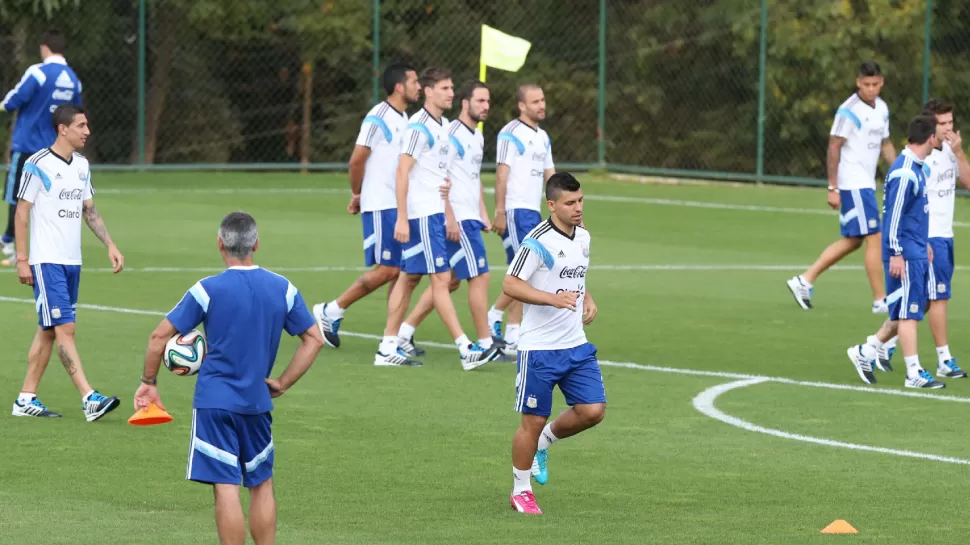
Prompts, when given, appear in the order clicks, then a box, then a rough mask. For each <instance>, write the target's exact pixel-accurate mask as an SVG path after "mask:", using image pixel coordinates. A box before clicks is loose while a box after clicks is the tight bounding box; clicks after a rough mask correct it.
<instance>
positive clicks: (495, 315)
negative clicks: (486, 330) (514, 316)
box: [488, 305, 505, 325]
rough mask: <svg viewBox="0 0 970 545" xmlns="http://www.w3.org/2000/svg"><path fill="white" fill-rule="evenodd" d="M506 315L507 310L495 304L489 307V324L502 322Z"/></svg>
mask: <svg viewBox="0 0 970 545" xmlns="http://www.w3.org/2000/svg"><path fill="white" fill-rule="evenodd" d="M504 316H505V311H504V310H499V309H497V308H495V306H494V305H493V306H492V308H490V309H488V325H492V324H494V323H495V322H501V321H502V318H503V317H504Z"/></svg>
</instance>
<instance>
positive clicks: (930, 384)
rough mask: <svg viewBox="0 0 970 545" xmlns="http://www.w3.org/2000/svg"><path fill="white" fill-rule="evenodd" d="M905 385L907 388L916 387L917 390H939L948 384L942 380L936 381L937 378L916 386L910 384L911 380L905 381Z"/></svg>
mask: <svg viewBox="0 0 970 545" xmlns="http://www.w3.org/2000/svg"><path fill="white" fill-rule="evenodd" d="M903 386H905V387H907V388H915V389H917V390H939V389H940V388H946V384H944V383H942V382H938V381H935V380H934V381H933V382H927V383H926V384H924V385H922V386H914V385H912V384H910V383H909V382H904V383H903Z"/></svg>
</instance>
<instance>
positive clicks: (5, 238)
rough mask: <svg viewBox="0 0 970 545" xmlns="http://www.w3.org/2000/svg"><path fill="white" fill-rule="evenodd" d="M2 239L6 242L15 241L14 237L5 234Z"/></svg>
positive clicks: (0, 238) (0, 239)
mask: <svg viewBox="0 0 970 545" xmlns="http://www.w3.org/2000/svg"><path fill="white" fill-rule="evenodd" d="M0 241H3V243H4V244H10V243H11V242H13V237H12V236H10V235H6V234H5V235H3V236H2V237H0Z"/></svg>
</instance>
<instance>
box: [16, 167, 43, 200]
mask: <svg viewBox="0 0 970 545" xmlns="http://www.w3.org/2000/svg"><path fill="white" fill-rule="evenodd" d="M42 187H50V180H49V179H48V178H47V174H45V173H44V171H43V170H41V169H40V167H39V166H37V165H36V164H34V163H31V162H30V161H28V162H26V163H24V170H23V174H21V175H20V192H19V193H17V198H18V199H23V200H25V201H27V202H30V203H32V202H35V201H36V200H37V194H38V193H40V190H41V188H42Z"/></svg>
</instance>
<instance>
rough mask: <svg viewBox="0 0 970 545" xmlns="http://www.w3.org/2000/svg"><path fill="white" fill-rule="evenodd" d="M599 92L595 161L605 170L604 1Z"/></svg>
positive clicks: (602, 1)
mask: <svg viewBox="0 0 970 545" xmlns="http://www.w3.org/2000/svg"><path fill="white" fill-rule="evenodd" d="M599 31H600V36H599V92H598V93H597V95H598V104H597V107H598V114H597V117H598V121H597V127H596V161H597V162H598V163H599V166H600V168H606V0H600V28H599Z"/></svg>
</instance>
